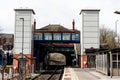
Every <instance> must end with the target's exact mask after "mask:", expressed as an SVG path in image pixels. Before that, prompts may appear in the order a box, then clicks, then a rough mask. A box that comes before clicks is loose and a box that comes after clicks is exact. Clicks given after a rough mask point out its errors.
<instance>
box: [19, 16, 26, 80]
mask: <svg viewBox="0 0 120 80" xmlns="http://www.w3.org/2000/svg"><path fill="white" fill-rule="evenodd" d="M20 20H22V52H21V53H20V57H19V74H20V80H25V76H26V59H25V56H24V55H23V54H24V18H20Z"/></svg>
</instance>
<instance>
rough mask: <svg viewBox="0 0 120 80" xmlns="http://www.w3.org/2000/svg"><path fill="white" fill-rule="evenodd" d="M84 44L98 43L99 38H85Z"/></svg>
mask: <svg viewBox="0 0 120 80" xmlns="http://www.w3.org/2000/svg"><path fill="white" fill-rule="evenodd" d="M83 43H84V44H98V39H97V38H91V37H90V38H84V42H83Z"/></svg>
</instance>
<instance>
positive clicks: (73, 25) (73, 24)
mask: <svg viewBox="0 0 120 80" xmlns="http://www.w3.org/2000/svg"><path fill="white" fill-rule="evenodd" d="M72 27H73V31H74V30H75V21H74V19H73V22H72Z"/></svg>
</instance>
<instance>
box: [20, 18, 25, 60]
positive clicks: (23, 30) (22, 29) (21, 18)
mask: <svg viewBox="0 0 120 80" xmlns="http://www.w3.org/2000/svg"><path fill="white" fill-rule="evenodd" d="M20 20H22V58H23V48H24V18H20Z"/></svg>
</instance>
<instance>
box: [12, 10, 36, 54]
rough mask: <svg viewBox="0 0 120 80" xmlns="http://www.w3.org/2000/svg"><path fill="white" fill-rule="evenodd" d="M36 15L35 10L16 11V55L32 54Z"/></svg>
mask: <svg viewBox="0 0 120 80" xmlns="http://www.w3.org/2000/svg"><path fill="white" fill-rule="evenodd" d="M34 14H35V12H34V10H33V9H15V38H14V53H15V54H19V53H22V52H23V54H31V53H32V49H31V48H32V39H33V24H34Z"/></svg>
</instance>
